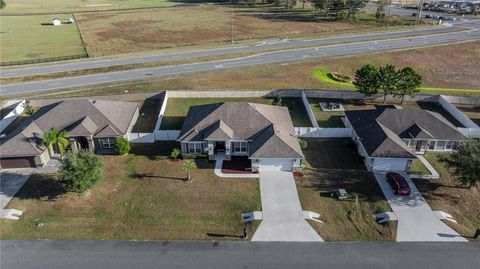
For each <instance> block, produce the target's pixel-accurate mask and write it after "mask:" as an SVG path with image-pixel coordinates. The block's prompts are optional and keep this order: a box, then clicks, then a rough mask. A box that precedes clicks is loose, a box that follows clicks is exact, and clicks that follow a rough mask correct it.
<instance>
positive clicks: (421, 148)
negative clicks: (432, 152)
mask: <svg viewBox="0 0 480 269" xmlns="http://www.w3.org/2000/svg"><path fill="white" fill-rule="evenodd" d="M426 142H427V141H425V140H419V141H417V146H416V147H415V151H416V152H422V151H424V149H425V145H426Z"/></svg>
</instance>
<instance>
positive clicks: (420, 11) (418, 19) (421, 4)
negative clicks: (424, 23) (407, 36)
mask: <svg viewBox="0 0 480 269" xmlns="http://www.w3.org/2000/svg"><path fill="white" fill-rule="evenodd" d="M423 2H425V0H421V1H420V4H419V5H418V11H417V20H416V21H415V24H418V23H419V22H420V19H422V10H423Z"/></svg>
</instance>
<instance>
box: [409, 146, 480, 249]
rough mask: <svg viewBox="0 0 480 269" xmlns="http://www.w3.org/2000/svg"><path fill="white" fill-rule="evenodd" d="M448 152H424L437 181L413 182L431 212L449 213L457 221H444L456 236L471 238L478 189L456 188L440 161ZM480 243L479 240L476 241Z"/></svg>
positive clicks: (479, 220) (477, 217) (478, 215)
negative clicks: (456, 233) (436, 175)
mask: <svg viewBox="0 0 480 269" xmlns="http://www.w3.org/2000/svg"><path fill="white" fill-rule="evenodd" d="M448 154H449V153H431V152H430V153H427V154H425V158H426V159H427V161H428V162H429V163H430V164H431V165H432V166H433V168H435V170H437V172H438V173H439V174H440V178H439V179H435V180H422V179H413V181H414V183H415V185H416V186H417V188H418V189H419V190H420V192H421V193H422V195H423V197H425V199H426V200H427V201H428V204H429V205H430V206H431V207H432V209H433V210H441V211H444V212H446V213H448V214H451V215H452V216H453V218H454V219H455V220H456V221H457V222H458V224H456V223H452V222H450V221H445V223H446V224H447V225H449V226H450V227H452V228H453V229H454V230H456V231H457V232H458V233H459V234H461V235H463V236H467V237H471V236H473V234H474V233H475V229H477V228H479V227H480V211H479V209H480V189H478V188H477V189H467V188H464V187H462V186H459V185H458V181H457V180H456V179H455V177H454V176H453V175H452V171H451V170H450V169H449V168H448V167H447V165H446V164H445V162H444V161H443V159H444V158H445V157H447V156H448ZM469 239H470V240H473V239H471V238H469ZM476 242H480V238H478V239H477V240H476Z"/></svg>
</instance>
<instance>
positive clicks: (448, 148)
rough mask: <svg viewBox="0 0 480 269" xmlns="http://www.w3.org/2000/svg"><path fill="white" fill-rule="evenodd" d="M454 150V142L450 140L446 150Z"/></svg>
mask: <svg viewBox="0 0 480 269" xmlns="http://www.w3.org/2000/svg"><path fill="white" fill-rule="evenodd" d="M452 148H453V141H452V140H449V141H447V145H446V146H445V150H452Z"/></svg>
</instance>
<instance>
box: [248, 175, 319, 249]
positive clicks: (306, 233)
mask: <svg viewBox="0 0 480 269" xmlns="http://www.w3.org/2000/svg"><path fill="white" fill-rule="evenodd" d="M260 194H261V200H262V212H263V220H262V222H261V224H260V226H259V227H258V229H257V231H256V232H255V234H254V235H253V238H252V241H323V239H322V238H321V237H320V235H318V233H317V232H316V231H315V230H314V229H313V228H312V227H311V226H310V224H308V222H307V221H306V220H305V218H304V215H303V211H302V206H301V205H300V200H299V198H298V193H297V187H296V185H295V179H294V178H293V175H292V173H291V172H284V171H262V169H260Z"/></svg>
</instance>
